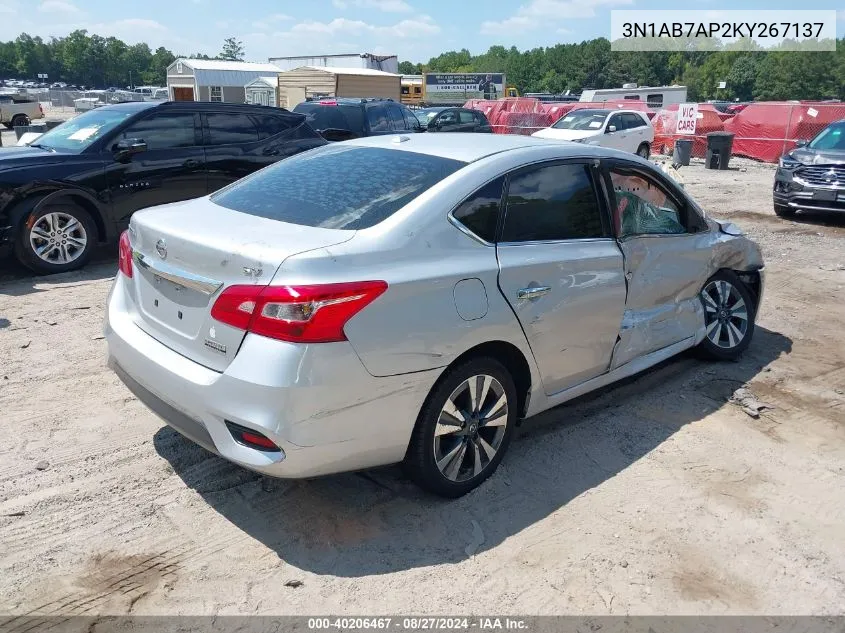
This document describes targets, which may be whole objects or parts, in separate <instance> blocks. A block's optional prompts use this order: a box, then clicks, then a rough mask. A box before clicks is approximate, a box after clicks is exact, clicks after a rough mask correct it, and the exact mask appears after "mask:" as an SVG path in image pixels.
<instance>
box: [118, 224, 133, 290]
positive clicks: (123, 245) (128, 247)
mask: <svg viewBox="0 0 845 633" xmlns="http://www.w3.org/2000/svg"><path fill="white" fill-rule="evenodd" d="M117 266H118V268H119V269H120V272H122V273H123V274H124V275H126V276H127V277H129V278H130V279H131V278H132V244H130V243H129V231H124V232H123V233H121V234H120V242H118V246H117Z"/></svg>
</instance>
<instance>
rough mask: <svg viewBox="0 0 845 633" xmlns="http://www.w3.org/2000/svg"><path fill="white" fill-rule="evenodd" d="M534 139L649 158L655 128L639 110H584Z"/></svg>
mask: <svg viewBox="0 0 845 633" xmlns="http://www.w3.org/2000/svg"><path fill="white" fill-rule="evenodd" d="M532 136H537V137H539V138H550V139H559V140H561V141H575V142H576V143H586V144H588V145H601V146H602V147H612V148H614V149H621V150H623V151H626V152H631V153H632V154H638V155H639V156H642V157H643V158H648V157H649V154H650V153H651V144H652V142H654V127H653V126H652V125H651V121H649V119H648V117H647V116H646V115H645V113H643V112H638V111H637V110H609V109H600V108H596V109H592V108H584V109H582V110H572V111H571V112H569V113H568V114H565V115H564V116H563V117H561V118H560V119H558V121H557V122H556V123H555V124H554V125H552V126H551V127H547V128H544V129H542V130H538V131H537V132H534V134H532Z"/></svg>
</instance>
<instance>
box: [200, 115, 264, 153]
mask: <svg viewBox="0 0 845 633" xmlns="http://www.w3.org/2000/svg"><path fill="white" fill-rule="evenodd" d="M207 116H208V137H209V139H208V142H209V145H233V144H235V143H253V142H255V141H257V140H258V129H257V128H256V126H255V123H254V122H253V120H252V119H251V118H250V117H249V116H247V115H246V114H238V113H234V112H232V113H227V114H223V113H222V112H210V113H209V114H208V115H207Z"/></svg>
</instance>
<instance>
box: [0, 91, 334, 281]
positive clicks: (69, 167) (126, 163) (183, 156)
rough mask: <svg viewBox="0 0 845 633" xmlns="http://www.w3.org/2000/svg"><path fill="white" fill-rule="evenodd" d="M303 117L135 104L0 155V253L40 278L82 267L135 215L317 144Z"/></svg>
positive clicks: (263, 110)
mask: <svg viewBox="0 0 845 633" xmlns="http://www.w3.org/2000/svg"><path fill="white" fill-rule="evenodd" d="M325 143H326V141H325V140H324V139H323V138H322V137H320V135H319V134H317V133H316V132H315V131H314V130H312V129H311V127H310V126H308V124H307V123H306V122H305V117H304V116H303V115H301V114H294V113H291V112H288V111H286V110H282V109H279V108H267V107H263V106H253V105H240V104H226V103H201V102H193V101H191V102H168V103H155V102H133V103H123V104H119V105H112V106H104V107H101V108H97V109H95V110H91V111H89V112H86V113H84V114H81V115H79V116H77V117H75V118H73V119H71V120H69V121H67V122H65V123H63V124H62V125H60V126H58V127H56V128H54V129H52V130H50V131H49V132H47V133H46V134H44V135H43V136H41V137H39V138H38V139H37V140H36V141H35V142H34V143H33V144H31V145H30V146H28V147H13V148H5V149H0V251H4V252H6V253H8V251H13V252H14V254H15V256H16V257H17V258H18V260H20V262H21V263H23V264H24V265H25V266H28V267H29V268H31V269H32V270H34V271H36V272H38V273H45V274H46V273H58V272H64V271H68V270H73V269H76V268H80V267H82V266H83V265H84V264H85V263H86V262H87V261H88V259H89V258H90V257H91V255H92V253H93V251H94V249H95V247H96V245H97V244H98V243H103V242H111V241H115V240H116V239H117V236H118V235H119V234H120V232H121V231H122V230H123V229H125V228H126V227H127V226H128V224H129V217H130V216H131V215H132V213H133V212H134V211H137V210H139V209H143V208H145V207H152V206H155V205H159V204H165V203H168V202H178V201H180V200H188V199H190V198H197V197H201V196H205V195H207V194H209V193H211V192H213V191H216V190H217V189H219V188H221V187H223V186H225V185H227V184H229V183H232V182H234V181H236V180H238V179H239V178H242V177H243V176H246V175H247V174H250V173H252V172H254V171H256V170H258V169H261V168H262V167H265V166H267V165H269V164H271V163H273V162H276V161H278V160H280V159H282V158H285V157H287V156H292V155H293V154H297V153H299V152H301V151H304V150H307V149H311V148H313V147H317V146H319V145H323V144H325Z"/></svg>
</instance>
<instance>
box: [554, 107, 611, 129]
mask: <svg viewBox="0 0 845 633" xmlns="http://www.w3.org/2000/svg"><path fill="white" fill-rule="evenodd" d="M608 114H610V111H608V110H575V111H573V112H570V113H569V114H567V115H566V116H564V117H563V118H562V119H559V120H558V122H557V123H555V124H554V125H553V126H552V127H553V128H557V129H558V130H600V129H601V128H602V126H603V125H604V121H605V119H607V115H608Z"/></svg>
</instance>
